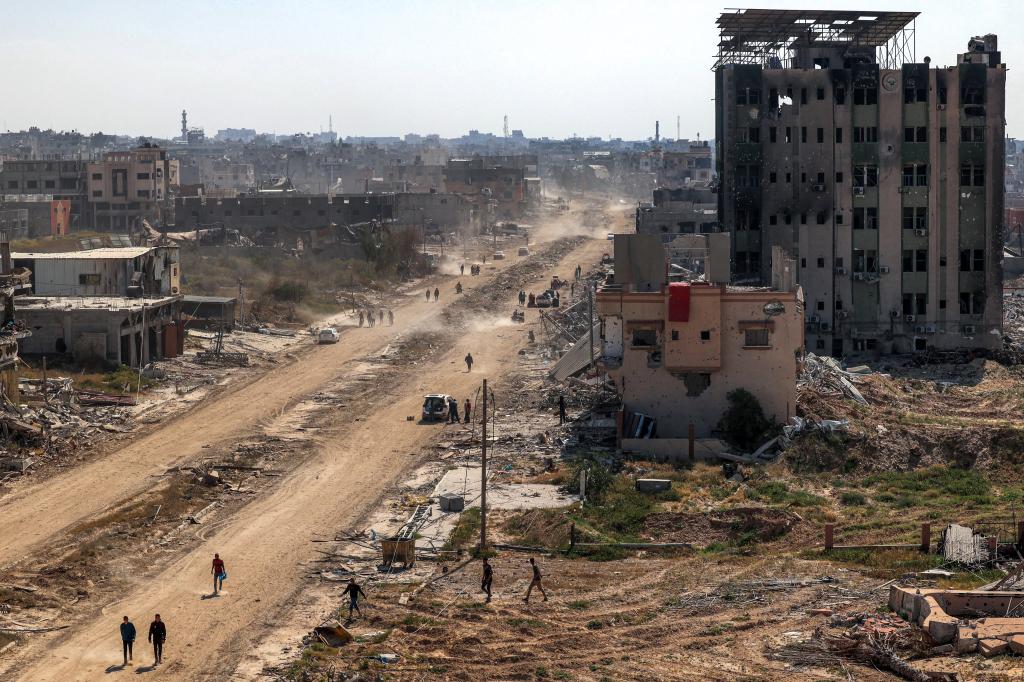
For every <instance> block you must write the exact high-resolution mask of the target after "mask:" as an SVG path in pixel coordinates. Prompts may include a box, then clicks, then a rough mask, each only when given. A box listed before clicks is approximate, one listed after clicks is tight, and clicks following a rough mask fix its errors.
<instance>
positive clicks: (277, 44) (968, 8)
mask: <svg viewBox="0 0 1024 682" xmlns="http://www.w3.org/2000/svg"><path fill="white" fill-rule="evenodd" d="M11 4H12V5H13V6H9V7H7V8H5V9H4V10H3V12H2V19H0V64H2V65H3V70H2V77H0V130H20V129H24V128H28V127H29V126H32V125H35V126H39V127H40V128H54V129H57V130H72V129H74V130H78V131H81V132H96V131H102V132H106V133H123V134H130V135H152V136H156V137H172V136H175V135H178V134H179V132H178V131H179V129H180V126H181V124H180V117H181V110H182V109H187V110H188V112H189V124H190V126H200V127H203V128H205V129H206V132H207V134H208V135H213V134H215V133H216V131H217V130H218V129H221V128H227V127H235V128H255V129H256V130H258V131H260V132H276V133H278V134H283V133H291V132H317V131H319V130H321V129H322V130H327V129H328V120H329V117H333V125H334V130H335V131H336V132H338V134H339V135H341V136H346V135H354V136H378V135H379V136H385V135H404V134H405V133H409V132H416V133H421V134H427V133H438V134H440V135H441V136H443V137H454V136H459V135H462V134H464V133H466V132H467V131H468V130H470V129H478V130H480V131H481V132H492V133H496V134H501V132H502V125H503V117H504V116H505V115H508V117H509V126H510V128H513V129H521V130H523V132H524V134H525V135H527V136H528V137H544V136H547V137H553V138H563V137H568V136H572V135H579V136H601V137H609V136H612V137H621V138H625V139H645V138H648V137H651V136H653V134H654V121H655V120H660V121H661V132H662V135H663V136H665V137H675V136H676V120H677V119H676V117H677V116H678V117H679V133H680V136H681V137H682V138H689V139H694V138H696V137H697V135H698V134H699V135H700V137H701V138H707V137H713V136H714V101H713V97H714V78H713V74H712V72H711V70H710V69H711V66H712V64H713V62H714V55H715V53H716V43H717V33H716V27H715V18H716V17H717V16H718V14H719V13H720V12H722V11H723V9H724V7H725V6H723V5H718V4H713V3H706V2H692V1H691V0H666V1H662V0H618V1H609V0H581V1H577V0H546V1H544V0H517V1H515V2H491V1H489V0H473V1H468V0H466V1H458V0H422V1H421V2H410V1H405V0H388V1H386V2H372V1H371V2H367V1H366V0H360V1H359V2H350V1H347V0H333V1H332V0H293V1H292V2H282V1H281V0H201V1H200V0H163V1H157V2H139V1H138V0H132V1H131V2H122V1H121V0H91V1H90V2H84V3H83V2H81V0H51V1H50V2H46V3H25V2H20V3H11ZM735 4H736V3H733V5H732V6H735ZM742 6H745V7H777V8H794V9H798V8H801V7H808V6H811V7H815V8H828V9H857V10H864V9H865V8H867V9H871V10H903V11H919V12H921V16H919V17H918V19H917V22H916V38H917V44H916V54H917V59H918V61H920V60H922V59H923V58H924V56H925V55H928V56H930V57H931V58H932V65H933V66H938V65H945V64H953V63H955V60H956V54H957V53H959V52H963V51H964V50H965V49H966V46H967V40H968V39H969V38H970V37H971V36H973V35H982V34H985V33H996V34H997V35H999V47H1000V49H1001V51H1002V53H1003V61H1004V62H1005V63H1006V64H1007V65H1008V66H1009V67H1010V68H1009V69H1008V72H1007V111H1006V116H1007V133H1008V134H1010V135H1013V136H1024V124H1022V123H1021V122H1020V120H1019V118H1018V117H1017V113H1018V112H1021V111H1022V108H1024V90H1022V89H1021V88H1020V86H1019V83H1018V80H1017V78H1016V73H1017V68H1015V67H1016V65H1017V64H1019V63H1021V62H1022V61H1024V10H1022V9H1021V5H1020V0H1016V1H1015V2H1013V1H1006V2H1003V1H996V0H988V1H986V0H976V1H975V2H963V1H962V0H960V1H959V2H953V1H949V0H930V1H928V2H922V1H918V0H908V1H905V2H899V3H890V2H879V1H878V0H870V2H869V1H867V0H865V2H863V3H857V2H829V1H827V0H813V2H812V1H811V0H806V1H805V2H803V3H791V2H783V1H780V2H747V3H742Z"/></svg>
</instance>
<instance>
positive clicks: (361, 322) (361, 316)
mask: <svg viewBox="0 0 1024 682" xmlns="http://www.w3.org/2000/svg"><path fill="white" fill-rule="evenodd" d="M359 326H360V327H362V326H363V311H362V310H360V311H359Z"/></svg>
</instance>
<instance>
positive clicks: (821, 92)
mask: <svg viewBox="0 0 1024 682" xmlns="http://www.w3.org/2000/svg"><path fill="white" fill-rule="evenodd" d="M817 95H818V99H819V100H822V99H825V88H818V92H817Z"/></svg>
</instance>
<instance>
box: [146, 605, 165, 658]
mask: <svg viewBox="0 0 1024 682" xmlns="http://www.w3.org/2000/svg"><path fill="white" fill-rule="evenodd" d="M166 640H167V626H166V625H164V622H163V621H162V620H160V614H159V613H158V614H156V616H155V617H154V618H153V622H152V623H150V624H149V641H150V642H152V643H153V658H154V659H156V660H154V661H153V665H159V664H160V663H163V662H164V642H165V641H166Z"/></svg>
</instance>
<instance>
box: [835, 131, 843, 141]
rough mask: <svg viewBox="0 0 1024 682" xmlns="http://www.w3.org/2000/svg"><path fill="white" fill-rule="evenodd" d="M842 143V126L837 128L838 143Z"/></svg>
mask: <svg viewBox="0 0 1024 682" xmlns="http://www.w3.org/2000/svg"><path fill="white" fill-rule="evenodd" d="M842 143H843V129H842V128H836V144H842Z"/></svg>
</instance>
